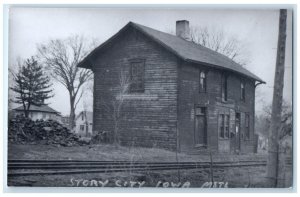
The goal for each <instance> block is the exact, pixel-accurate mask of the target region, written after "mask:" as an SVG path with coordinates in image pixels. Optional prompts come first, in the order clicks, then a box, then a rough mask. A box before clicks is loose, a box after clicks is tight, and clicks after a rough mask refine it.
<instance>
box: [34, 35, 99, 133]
mask: <svg viewBox="0 0 300 197" xmlns="http://www.w3.org/2000/svg"><path fill="white" fill-rule="evenodd" d="M94 46H95V42H88V41H87V40H86V39H84V38H83V37H82V36H78V35H75V36H71V37H68V38H67V39H63V40H62V39H56V40H50V41H49V43H47V44H40V45H39V46H38V55H39V57H40V58H41V59H42V60H43V62H44V63H45V65H47V67H48V68H49V69H50V71H51V76H52V77H53V78H54V79H55V80H57V81H58V82H59V83H60V84H62V85H63V86H64V87H65V88H66V89H67V90H68V92H69V100H70V128H71V129H73V128H74V126H75V110H76V108H77V105H78V103H79V101H80V99H81V97H82V95H83V93H82V91H80V89H81V87H82V86H83V84H85V83H86V82H87V81H88V80H90V79H91V78H92V72H91V71H90V70H89V69H81V68H78V67H77V65H78V63H79V62H80V61H81V60H82V59H83V58H84V57H85V56H86V55H87V54H88V53H89V52H90V51H91V49H92V48H93V47H94Z"/></svg>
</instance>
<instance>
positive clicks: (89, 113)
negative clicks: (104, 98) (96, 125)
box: [76, 111, 93, 122]
mask: <svg viewBox="0 0 300 197" xmlns="http://www.w3.org/2000/svg"><path fill="white" fill-rule="evenodd" d="M82 113H85V116H86V119H87V120H88V121H89V122H93V112H91V111H82V112H80V113H79V114H78V115H77V117H76V119H78V118H80V117H81V115H82Z"/></svg>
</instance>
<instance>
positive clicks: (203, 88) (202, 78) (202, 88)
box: [199, 71, 206, 92]
mask: <svg viewBox="0 0 300 197" xmlns="http://www.w3.org/2000/svg"><path fill="white" fill-rule="evenodd" d="M199 79H200V80H199V91H200V92H206V73H205V72H204V71H200V74H199Z"/></svg>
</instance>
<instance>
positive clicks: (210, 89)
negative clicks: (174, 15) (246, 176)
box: [79, 20, 264, 152]
mask: <svg viewBox="0 0 300 197" xmlns="http://www.w3.org/2000/svg"><path fill="white" fill-rule="evenodd" d="M188 37H189V22H188V21H185V20H183V21H177V22H176V36H175V35H171V34H168V33H164V32H161V31H157V30H155V29H152V28H149V27H145V26H143V25H139V24H136V23H133V22H129V23H128V24H127V25H126V26H124V27H123V28H122V29H121V30H120V31H119V32H118V33H116V34H115V35H114V36H113V37H111V38H110V39H108V40H107V41H106V42H104V43H103V44H101V45H100V46H98V47H97V48H96V49H94V50H93V51H92V52H91V53H90V54H89V55H88V56H87V57H86V58H85V59H84V60H83V61H82V62H80V64H79V67H82V68H87V69H91V70H92V71H93V72H94V115H93V119H94V120H93V122H94V128H93V132H99V131H106V132H108V133H110V135H109V136H110V137H108V139H107V140H109V139H110V138H111V137H112V135H113V134H112V131H113V122H114V121H113V120H112V116H111V113H113V112H112V111H109V110H107V109H106V108H107V107H106V106H108V105H105V104H103V103H110V102H113V101H114V98H117V97H118V96H117V94H119V93H120V87H121V86H120V78H123V77H120V76H121V75H124V74H125V75H126V77H128V79H129V81H130V83H129V90H128V91H127V92H125V94H123V96H122V99H124V102H123V106H122V110H121V113H122V116H121V117H122V119H121V121H120V122H119V123H118V124H119V128H120V129H119V132H118V135H119V139H120V142H121V143H122V144H124V145H135V146H146V147H160V148H166V149H172V150H174V149H176V148H178V149H179V150H181V151H183V150H184V151H186V150H192V149H194V148H203V149H210V150H215V151H219V152H254V150H255V136H254V100H255V87H256V86H257V85H258V84H261V83H264V81H263V80H262V79H260V78H259V77H257V76H256V75H254V74H253V73H251V72H250V71H248V70H247V69H245V68H243V67H242V66H241V65H239V64H237V63H235V62H234V61H232V60H231V59H229V58H227V57H225V56H224V55H221V54H219V53H217V52H214V51H212V50H210V49H208V48H206V47H203V46H201V45H198V44H195V43H192V42H190V41H189V40H188ZM120 73H122V74H121V75H120ZM121 81H122V80H121ZM123 81H124V80H123ZM125 81H126V80H125ZM117 99H118V98H117ZM119 99H120V97H119Z"/></svg>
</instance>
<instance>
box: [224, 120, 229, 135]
mask: <svg viewBox="0 0 300 197" xmlns="http://www.w3.org/2000/svg"><path fill="white" fill-rule="evenodd" d="M225 138H229V115H225Z"/></svg>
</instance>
